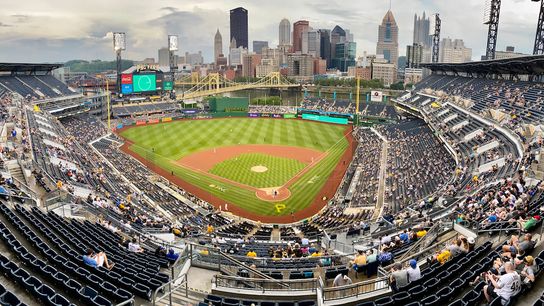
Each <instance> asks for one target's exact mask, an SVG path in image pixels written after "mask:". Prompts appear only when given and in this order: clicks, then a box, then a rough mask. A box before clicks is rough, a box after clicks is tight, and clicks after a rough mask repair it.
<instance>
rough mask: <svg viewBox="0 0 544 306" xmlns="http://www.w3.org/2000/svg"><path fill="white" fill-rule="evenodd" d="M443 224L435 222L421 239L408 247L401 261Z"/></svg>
mask: <svg viewBox="0 0 544 306" xmlns="http://www.w3.org/2000/svg"><path fill="white" fill-rule="evenodd" d="M441 224H442V222H437V223H436V224H434V225H433V226H432V227H431V228H430V229H429V230H428V231H427V234H426V235H425V236H423V237H421V238H420V239H418V240H417V241H416V243H414V244H413V245H412V246H410V248H408V250H407V251H406V252H404V254H402V256H401V257H400V258H399V261H403V260H404V259H406V258H407V257H408V255H409V254H410V253H411V252H412V251H413V250H415V249H416V248H417V247H419V245H420V244H422V243H423V241H425V240H427V237H428V235H429V234H430V233H431V232H433V231H435V230H437V229H439V228H440V225H441Z"/></svg>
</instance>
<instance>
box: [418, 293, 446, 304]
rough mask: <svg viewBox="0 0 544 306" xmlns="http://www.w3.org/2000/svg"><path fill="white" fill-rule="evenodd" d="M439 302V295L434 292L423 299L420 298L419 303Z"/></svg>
mask: <svg viewBox="0 0 544 306" xmlns="http://www.w3.org/2000/svg"><path fill="white" fill-rule="evenodd" d="M441 303H442V301H441V300H440V297H438V296H436V295H434V294H431V295H427V296H426V297H425V298H424V299H422V300H421V304H422V305H423V306H438V305H440V304H441Z"/></svg>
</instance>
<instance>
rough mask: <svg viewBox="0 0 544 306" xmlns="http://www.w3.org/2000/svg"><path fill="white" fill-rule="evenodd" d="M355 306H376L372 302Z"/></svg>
mask: <svg viewBox="0 0 544 306" xmlns="http://www.w3.org/2000/svg"><path fill="white" fill-rule="evenodd" d="M356 306H376V304H375V303H374V301H367V302H363V303H359V304H357V305H356Z"/></svg>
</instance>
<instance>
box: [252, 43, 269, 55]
mask: <svg viewBox="0 0 544 306" xmlns="http://www.w3.org/2000/svg"><path fill="white" fill-rule="evenodd" d="M263 48H268V42H267V41H264V40H254V41H253V52H255V53H257V54H261V53H263Z"/></svg>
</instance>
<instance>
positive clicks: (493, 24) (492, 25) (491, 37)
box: [484, 0, 501, 60]
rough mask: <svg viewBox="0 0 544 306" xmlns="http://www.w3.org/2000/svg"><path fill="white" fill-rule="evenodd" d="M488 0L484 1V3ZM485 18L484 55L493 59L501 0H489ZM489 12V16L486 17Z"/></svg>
mask: <svg viewBox="0 0 544 306" xmlns="http://www.w3.org/2000/svg"><path fill="white" fill-rule="evenodd" d="M487 3H488V2H487V1H486V4H487ZM486 10H489V11H486V14H485V16H486V18H485V22H484V24H487V25H489V30H488V32H487V46H486V51H485V57H486V59H487V60H492V59H495V49H496V47H497V36H498V33H499V15H500V12H501V0H490V1H489V7H488V8H486ZM487 14H489V18H487Z"/></svg>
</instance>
